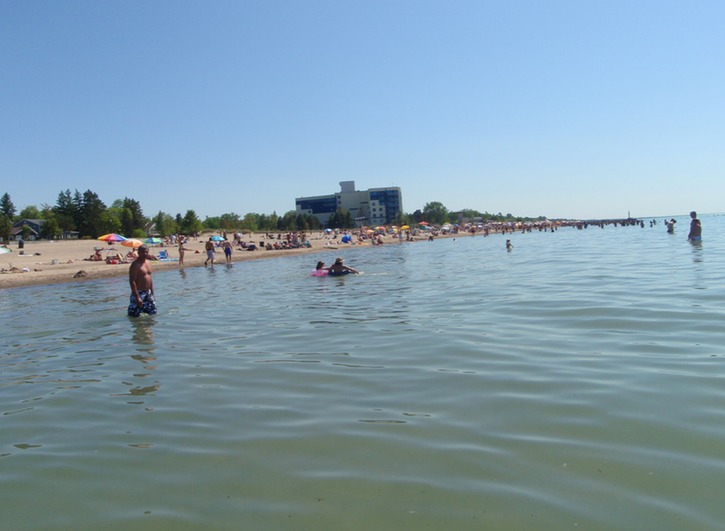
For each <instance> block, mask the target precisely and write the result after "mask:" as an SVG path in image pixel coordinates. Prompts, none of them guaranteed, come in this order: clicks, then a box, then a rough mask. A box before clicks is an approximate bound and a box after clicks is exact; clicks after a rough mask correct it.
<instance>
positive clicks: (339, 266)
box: [327, 257, 360, 275]
mask: <svg viewBox="0 0 725 531" xmlns="http://www.w3.org/2000/svg"><path fill="white" fill-rule="evenodd" d="M343 262H344V260H343V259H342V258H340V257H338V258H335V263H334V264H332V265H331V266H330V267H328V268H327V271H329V273H330V275H347V274H348V273H356V274H358V273H360V271H358V270H357V269H353V268H352V267H348V266H346V265H345V264H344V263H343Z"/></svg>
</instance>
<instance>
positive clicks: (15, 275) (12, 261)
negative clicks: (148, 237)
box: [0, 233, 398, 289]
mask: <svg viewBox="0 0 725 531" xmlns="http://www.w3.org/2000/svg"><path fill="white" fill-rule="evenodd" d="M208 237H209V234H207V235H202V236H200V237H199V238H198V239H193V240H191V241H189V242H188V243H187V244H185V247H186V248H187V249H192V250H191V251H186V253H185V255H184V265H183V266H180V265H179V262H178V257H179V252H178V250H177V248H176V246H166V247H160V246H152V247H151V253H152V254H153V255H158V253H159V251H161V250H165V251H166V252H167V253H168V256H169V258H171V259H172V261H153V262H152V265H153V268H154V270H155V271H163V270H166V269H178V268H179V267H187V268H188V267H203V266H204V260H205V259H206V253H205V252H204V243H205V241H206V240H207V239H208ZM248 241H250V242H254V243H256V244H259V243H260V242H264V241H266V239H265V235H264V234H254V235H253V236H249V237H248ZM269 241H270V243H273V241H277V240H276V239H275V240H269ZM308 241H309V242H310V244H311V247H303V248H299V249H287V250H269V251H268V250H264V249H260V250H256V251H245V250H241V249H240V248H235V249H234V252H233V254H232V261H233V262H241V261H245V260H259V259H266V258H278V257H282V256H289V255H293V254H302V253H312V252H320V251H326V250H329V251H330V252H333V251H336V252H338V253H340V254H343V253H344V251H345V249H349V248H351V247H357V246H360V245H363V246H370V245H371V244H370V241H369V240H367V241H365V242H363V243H359V244H340V243H337V241H335V240H333V239H331V238H330V237H329V236H325V235H323V234H322V233H315V234H313V235H312V236H310V238H309V239H308ZM385 243H386V244H391V245H397V244H398V240H397V238H394V237H391V236H386V237H385ZM10 249H12V253H7V254H0V271H2V272H1V273H0V289H4V288H16V287H22V286H32V285H42V284H57V283H62V282H87V281H89V280H96V279H99V278H108V277H113V276H124V275H127V274H128V267H129V263H119V264H108V263H106V262H105V261H91V260H88V259H89V258H90V257H91V255H93V254H94V253H95V250H96V249H101V250H102V251H101V255H102V256H103V257H105V256H106V255H107V253H109V252H110V253H112V252H113V251H112V250H116V251H118V252H119V253H121V254H122V255H125V254H126V253H127V252H128V251H129V250H130V249H129V248H128V247H124V246H123V245H121V244H118V243H116V244H113V245H108V244H107V243H105V242H101V241H97V240H57V241H49V240H38V241H28V242H25V247H24V249H18V248H17V244H16V243H15V242H13V243H11V244H10ZM21 250H22V251H23V254H20V251H21ZM173 259H176V260H173ZM224 262H225V259H224V253H223V252H222V250H221V249H217V254H216V263H217V264H222V263H224ZM310 267H314V264H312V263H310Z"/></svg>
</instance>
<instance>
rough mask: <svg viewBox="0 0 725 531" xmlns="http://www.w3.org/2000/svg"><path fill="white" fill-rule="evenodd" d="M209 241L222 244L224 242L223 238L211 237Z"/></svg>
mask: <svg viewBox="0 0 725 531" xmlns="http://www.w3.org/2000/svg"><path fill="white" fill-rule="evenodd" d="M211 241H213V242H223V241H224V238H222V237H221V236H212V237H211Z"/></svg>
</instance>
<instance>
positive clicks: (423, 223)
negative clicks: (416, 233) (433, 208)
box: [418, 221, 428, 227]
mask: <svg viewBox="0 0 725 531" xmlns="http://www.w3.org/2000/svg"><path fill="white" fill-rule="evenodd" d="M418 225H423V226H424V227H425V226H426V225H428V222H427V221H421V222H420V223H418Z"/></svg>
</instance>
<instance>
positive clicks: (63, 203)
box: [53, 190, 78, 232]
mask: <svg viewBox="0 0 725 531" xmlns="http://www.w3.org/2000/svg"><path fill="white" fill-rule="evenodd" d="M76 208H77V207H76V203H75V202H74V200H73V195H72V194H71V193H70V190H65V191H64V192H60V193H59V194H58V199H57V201H56V202H55V206H54V207H53V212H54V213H55V216H56V221H57V223H58V226H59V227H60V229H61V231H62V232H69V231H72V230H76V219H77V217H78V216H77V214H76Z"/></svg>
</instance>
